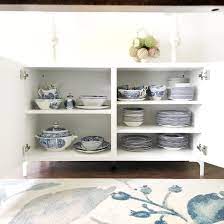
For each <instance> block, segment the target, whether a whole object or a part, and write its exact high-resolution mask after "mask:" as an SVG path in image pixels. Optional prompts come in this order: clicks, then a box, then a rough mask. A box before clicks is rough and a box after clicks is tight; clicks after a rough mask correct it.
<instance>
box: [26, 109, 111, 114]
mask: <svg viewBox="0 0 224 224" xmlns="http://www.w3.org/2000/svg"><path fill="white" fill-rule="evenodd" d="M26 114H111V109H105V110H83V109H72V110H66V109H61V110H60V109H59V110H27V111H26Z"/></svg>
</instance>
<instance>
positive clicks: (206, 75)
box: [198, 70, 210, 80]
mask: <svg viewBox="0 0 224 224" xmlns="http://www.w3.org/2000/svg"><path fill="white" fill-rule="evenodd" d="M198 77H199V78H200V79H201V80H209V79H210V72H209V70H204V71H202V72H201V73H199V75H198Z"/></svg>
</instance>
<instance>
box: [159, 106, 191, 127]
mask: <svg viewBox="0 0 224 224" xmlns="http://www.w3.org/2000/svg"><path fill="white" fill-rule="evenodd" d="M156 122H157V124H158V125H160V126H168V127H186V126H191V122H192V113H191V111H176V110H164V111H159V112H157V115H156Z"/></svg>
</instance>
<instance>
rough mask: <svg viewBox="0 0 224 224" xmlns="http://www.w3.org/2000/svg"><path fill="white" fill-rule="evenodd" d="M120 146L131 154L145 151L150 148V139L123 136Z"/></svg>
mask: <svg viewBox="0 0 224 224" xmlns="http://www.w3.org/2000/svg"><path fill="white" fill-rule="evenodd" d="M120 145H121V147H122V148H123V149H124V150H127V151H131V152H140V151H147V150H150V149H151V148H152V138H151V137H149V136H145V135H125V136H122V137H121V139H120Z"/></svg>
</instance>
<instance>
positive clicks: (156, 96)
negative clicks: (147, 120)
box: [149, 85, 166, 100]
mask: <svg viewBox="0 0 224 224" xmlns="http://www.w3.org/2000/svg"><path fill="white" fill-rule="evenodd" d="M149 90H150V98H151V99H152V100H161V99H162V98H163V97H164V96H165V92H166V86H164V85H151V86H149Z"/></svg>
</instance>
